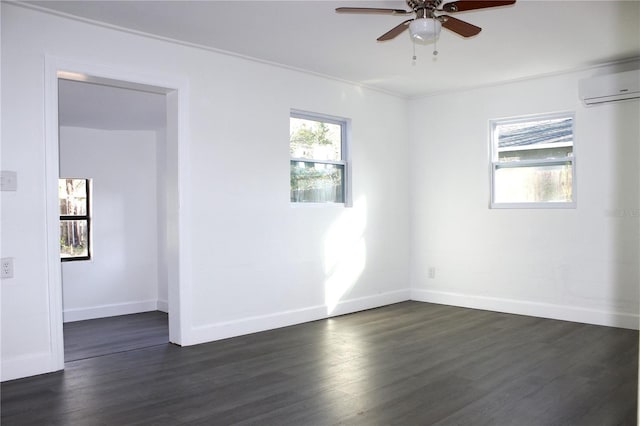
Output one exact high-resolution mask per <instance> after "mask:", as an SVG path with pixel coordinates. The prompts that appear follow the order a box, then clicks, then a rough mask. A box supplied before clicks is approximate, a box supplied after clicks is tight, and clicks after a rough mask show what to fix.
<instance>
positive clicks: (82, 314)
mask: <svg viewBox="0 0 640 426" xmlns="http://www.w3.org/2000/svg"><path fill="white" fill-rule="evenodd" d="M159 306H160V302H159V301H158V300H143V301H140V302H128V303H118V304H113V305H102V306H93V307H90V308H79V309H65V310H64V312H63V316H64V320H63V321H64V322H72V321H84V320H88V319H94V318H105V317H114V316H116V315H129V314H137V313H140V312H149V311H156V310H159Z"/></svg>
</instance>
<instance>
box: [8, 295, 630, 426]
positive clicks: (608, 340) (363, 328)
mask: <svg viewBox="0 0 640 426" xmlns="http://www.w3.org/2000/svg"><path fill="white" fill-rule="evenodd" d="M637 379H638V332H637V331H632V330H625V329H617V328H608V327H599V326H593V325H585V324H578V323H570V322H564V321H554V320H546V319H540V318H532V317H525V316H517V315H508V314H501V313H495V312H487V311H480V310H472V309H464V308H456V307H450V306H442V305H433V304H428V303H420V302H403V303H398V304H395V305H391V306H387V307H383V308H379V309H373V310H370V311H365V312H360V313H356V314H351V315H345V316H342V317H337V318H332V319H328V320H322V321H315V322H311V323H306V324H302V325H297V326H292V327H287V328H282V329H278V330H272V331H267V332H263V333H257V334H252V335H247V336H242V337H237V338H233V339H227V340H222V341H218V342H213V343H208V344H203V345H197V346H192V347H185V348H179V347H177V346H174V345H170V344H166V345H160V346H153V347H149V348H144V349H138V350H130V351H126V352H119V353H115V354H112V355H104V356H100V357H97V358H87V359H83V360H78V361H73V362H69V363H67V367H66V370H65V371H64V372H60V373H53V374H47V375H42V376H38V377H32V378H26V379H20V380H15V381H11V382H6V383H3V384H2V396H1V398H2V399H1V403H2V414H1V416H2V424H3V425H45V424H46V425H83V426H84V425H181V424H189V425H230V424H254V425H334V424H345V425H391V424H393V425H474V426H475V425H517V426H527V425H579V426H588V425H634V424H636V408H637V384H638V381H637Z"/></svg>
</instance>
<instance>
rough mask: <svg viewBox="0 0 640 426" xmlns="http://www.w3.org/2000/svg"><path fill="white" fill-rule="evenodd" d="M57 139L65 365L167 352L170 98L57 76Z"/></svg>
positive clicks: (172, 169)
mask: <svg viewBox="0 0 640 426" xmlns="http://www.w3.org/2000/svg"><path fill="white" fill-rule="evenodd" d="M58 135H59V144H58V152H59V189H58V195H59V206H60V222H59V223H60V255H61V277H62V299H63V300H62V304H63V322H64V324H63V335H64V361H65V362H70V361H74V360H79V359H85V358H91V357H96V356H103V355H108V354H111V353H117V352H123V351H128V350H135V349H141V348H144V347H149V346H155V345H161V344H167V343H168V342H169V318H170V314H171V313H170V312H169V302H168V299H169V274H170V271H169V269H170V268H169V267H168V265H169V264H170V263H171V262H174V263H177V259H171V258H170V256H172V254H170V250H169V247H170V246H171V245H172V244H174V243H175V242H174V241H171V238H172V235H173V234H174V233H173V232H171V227H172V226H173V225H174V223H173V222H175V218H176V217H177V215H178V212H177V203H176V202H175V200H176V198H177V197H176V196H175V194H173V193H171V191H177V190H176V188H177V182H176V181H177V173H176V170H177V159H176V156H173V155H170V154H169V147H168V143H167V94H166V90H165V89H161V88H150V87H148V86H140V85H132V84H129V83H125V82H122V84H119V83H118V82H117V81H112V80H109V81H105V80H101V79H89V81H77V80H74V79H65V78H59V79H58ZM174 237H175V236H174ZM174 255H175V256H177V254H174Z"/></svg>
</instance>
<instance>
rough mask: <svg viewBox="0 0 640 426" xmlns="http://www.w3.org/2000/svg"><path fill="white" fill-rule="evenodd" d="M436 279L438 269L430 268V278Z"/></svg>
mask: <svg viewBox="0 0 640 426" xmlns="http://www.w3.org/2000/svg"><path fill="white" fill-rule="evenodd" d="M435 277H436V268H434V267H433V266H430V267H429V278H430V279H434V278H435Z"/></svg>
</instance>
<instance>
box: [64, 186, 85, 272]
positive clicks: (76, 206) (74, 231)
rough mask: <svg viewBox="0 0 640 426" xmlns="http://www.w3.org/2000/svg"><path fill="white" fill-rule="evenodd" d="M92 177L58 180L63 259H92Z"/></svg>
mask: <svg viewBox="0 0 640 426" xmlns="http://www.w3.org/2000/svg"><path fill="white" fill-rule="evenodd" d="M90 188H91V181H90V180H89V179H69V178H65V179H59V180H58V201H59V205H60V258H61V260H62V261H69V260H88V259H91V247H90V245H89V244H90V241H91V217H90V214H89V213H90V211H89V206H90V203H89V194H90Z"/></svg>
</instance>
